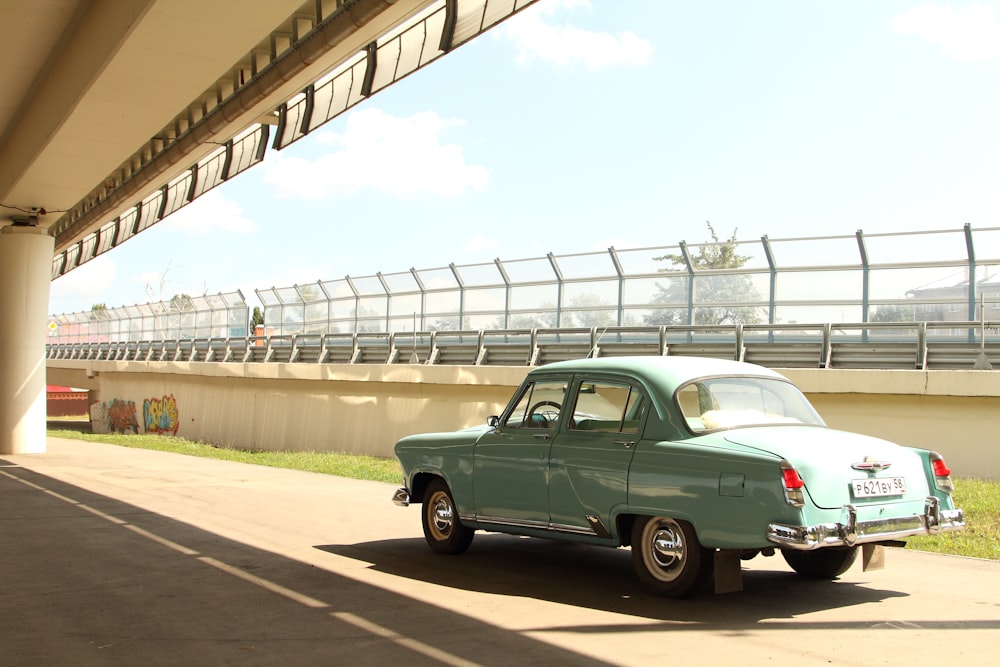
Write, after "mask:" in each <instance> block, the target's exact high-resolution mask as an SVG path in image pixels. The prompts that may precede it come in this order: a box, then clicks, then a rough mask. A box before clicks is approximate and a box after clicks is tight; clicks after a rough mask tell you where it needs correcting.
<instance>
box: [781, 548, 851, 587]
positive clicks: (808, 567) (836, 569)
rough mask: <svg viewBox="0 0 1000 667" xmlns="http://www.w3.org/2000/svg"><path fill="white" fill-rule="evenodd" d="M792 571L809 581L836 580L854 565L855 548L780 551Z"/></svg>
mask: <svg viewBox="0 0 1000 667" xmlns="http://www.w3.org/2000/svg"><path fill="white" fill-rule="evenodd" d="M781 555H782V556H784V557H785V562H786V563H788V564H789V565H790V566H791V567H792V569H793V570H795V571H796V572H798V573H799V574H800V575H802V576H803V577H807V578H809V579H836V578H837V577H839V576H840V575H842V574H843V573H845V572H847V570H848V569H849V568H850V567H851V565H853V564H854V561H855V560H856V559H857V557H858V548H857V547H844V548H840V547H827V548H826V549H816V550H815V551H795V550H794V549H782V550H781Z"/></svg>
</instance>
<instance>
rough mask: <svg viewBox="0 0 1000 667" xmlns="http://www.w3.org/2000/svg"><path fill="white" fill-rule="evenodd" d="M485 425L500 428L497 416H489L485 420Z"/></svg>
mask: <svg viewBox="0 0 1000 667" xmlns="http://www.w3.org/2000/svg"><path fill="white" fill-rule="evenodd" d="M486 425H487V426H490V427H492V428H499V427H500V417H499V416H497V415H490V416H489V417H487V418H486Z"/></svg>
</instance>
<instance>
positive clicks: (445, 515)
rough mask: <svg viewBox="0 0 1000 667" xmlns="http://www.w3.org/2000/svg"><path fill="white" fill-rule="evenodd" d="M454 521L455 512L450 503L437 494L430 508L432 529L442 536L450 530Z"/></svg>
mask: <svg viewBox="0 0 1000 667" xmlns="http://www.w3.org/2000/svg"><path fill="white" fill-rule="evenodd" d="M454 522H455V512H454V510H452V507H451V503H449V502H448V498H446V497H445V496H443V495H442V496H439V497H438V498H436V499H435V500H434V504H433V505H432V509H431V523H432V524H434V530H435V531H437V532H438V533H439V534H440V535H441V536H442V537H444V536H447V535H448V533H450V532H451V527H452V525H453V524H454Z"/></svg>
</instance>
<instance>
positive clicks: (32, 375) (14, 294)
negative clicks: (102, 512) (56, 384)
mask: <svg viewBox="0 0 1000 667" xmlns="http://www.w3.org/2000/svg"><path fill="white" fill-rule="evenodd" d="M54 250H55V239H53V238H52V237H51V236H49V234H48V232H47V231H46V230H44V229H40V228H38V227H15V226H8V227H4V228H2V229H0V316H2V317H3V325H2V328H0V454H36V453H42V452H44V451H45V408H46V406H45V337H46V335H47V333H46V332H47V330H48V327H47V325H48V307H49V284H50V281H51V276H52V255H53V254H54Z"/></svg>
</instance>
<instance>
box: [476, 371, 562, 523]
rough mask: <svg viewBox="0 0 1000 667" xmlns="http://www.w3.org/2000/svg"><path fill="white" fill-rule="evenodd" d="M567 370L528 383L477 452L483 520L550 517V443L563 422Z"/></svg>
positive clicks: (478, 503)
mask: <svg viewBox="0 0 1000 667" xmlns="http://www.w3.org/2000/svg"><path fill="white" fill-rule="evenodd" d="M568 379H569V378H568V376H565V377H564V376H560V377H554V378H551V377H549V378H545V379H539V380H535V381H531V382H528V383H526V384H525V385H524V386H523V387H522V388H521V391H520V393H519V394H518V397H517V399H516V400H515V401H514V402H513V403H512V406H511V407H510V408H509V409H508V410H507V411H506V412H505V413H504V415H503V416H502V417H501V418H500V423H499V425H498V427H497V428H496V430H495V431H494V432H492V433H485V434H483V435H482V436H481V437H480V439H479V442H478V443H477V444H476V450H475V455H474V466H475V473H474V479H475V483H474V496H475V501H476V516H477V519H478V520H479V521H480V523H493V524H499V525H509V526H518V527H522V528H539V529H545V528H547V527H548V523H549V507H548V477H549V449H550V448H551V446H552V440H553V437H554V436H555V434H556V431H557V429H558V427H559V420H560V416H561V414H562V411H563V410H562V406H563V404H564V403H565V400H566V399H565V395H566V385H567V381H568Z"/></svg>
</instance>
